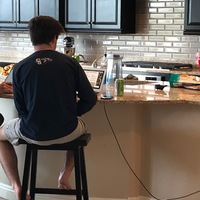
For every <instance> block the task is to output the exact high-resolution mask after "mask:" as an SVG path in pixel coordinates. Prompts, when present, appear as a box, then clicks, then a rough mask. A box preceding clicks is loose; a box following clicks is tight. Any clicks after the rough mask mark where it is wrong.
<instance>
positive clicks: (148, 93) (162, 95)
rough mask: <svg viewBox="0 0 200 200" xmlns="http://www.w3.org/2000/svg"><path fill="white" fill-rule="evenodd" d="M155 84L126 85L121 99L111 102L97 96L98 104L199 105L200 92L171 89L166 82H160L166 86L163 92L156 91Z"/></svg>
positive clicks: (117, 98) (116, 98) (115, 98)
mask: <svg viewBox="0 0 200 200" xmlns="http://www.w3.org/2000/svg"><path fill="white" fill-rule="evenodd" d="M155 84H158V82H157V83H148V84H141V85H126V86H125V90H124V91H125V92H124V96H123V97H116V96H115V97H114V98H113V99H111V100H103V99H101V94H99V95H98V102H99V103H102V102H106V103H128V104H133V103H143V104H147V103H149V104H177V103H178V104H181V103H186V104H197V105H200V91H198V90H190V89H185V88H171V87H170V86H169V83H168V82H160V84H161V85H162V84H163V85H167V86H166V87H165V88H164V89H163V90H156V89H155Z"/></svg>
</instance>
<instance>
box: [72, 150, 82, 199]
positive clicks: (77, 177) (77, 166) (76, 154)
mask: <svg viewBox="0 0 200 200" xmlns="http://www.w3.org/2000/svg"><path fill="white" fill-rule="evenodd" d="M74 168H75V180H76V200H81V199H82V189H81V178H80V175H81V171H80V149H79V147H77V148H75V149H74Z"/></svg>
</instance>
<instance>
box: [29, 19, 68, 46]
mask: <svg viewBox="0 0 200 200" xmlns="http://www.w3.org/2000/svg"><path fill="white" fill-rule="evenodd" d="M28 28H29V31H30V37H31V42H32V44H33V45H38V44H49V43H50V42H51V41H52V40H53V38H54V37H55V36H56V38H58V36H59V35H60V34H61V33H62V32H63V33H64V32H65V31H64V28H63V26H62V25H61V24H60V22H59V21H57V20H56V19H54V18H53V17H50V16H37V17H34V18H32V19H31V20H30V21H29V25H28Z"/></svg>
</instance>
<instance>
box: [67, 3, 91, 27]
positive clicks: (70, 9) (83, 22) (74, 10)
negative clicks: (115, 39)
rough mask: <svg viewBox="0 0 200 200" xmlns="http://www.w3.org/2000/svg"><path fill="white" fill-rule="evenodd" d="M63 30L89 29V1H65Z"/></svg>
mask: <svg viewBox="0 0 200 200" xmlns="http://www.w3.org/2000/svg"><path fill="white" fill-rule="evenodd" d="M65 3H66V4H65V5H66V10H65V28H72V29H90V27H91V16H90V14H91V0H65Z"/></svg>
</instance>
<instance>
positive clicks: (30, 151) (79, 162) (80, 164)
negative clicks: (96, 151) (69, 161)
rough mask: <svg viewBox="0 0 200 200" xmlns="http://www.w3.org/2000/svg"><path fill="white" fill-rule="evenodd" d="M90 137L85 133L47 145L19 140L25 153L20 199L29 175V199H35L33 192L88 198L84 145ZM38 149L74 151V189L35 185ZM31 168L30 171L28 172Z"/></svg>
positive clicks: (25, 190) (22, 197)
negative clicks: (63, 141) (24, 146)
mask: <svg viewBox="0 0 200 200" xmlns="http://www.w3.org/2000/svg"><path fill="white" fill-rule="evenodd" d="M90 139H91V134H90V133H85V134H83V135H81V136H80V137H79V138H77V139H75V140H73V141H71V142H67V143H63V144H52V145H47V146H41V145H36V144H29V143H27V142H26V141H24V140H20V141H19V143H20V144H25V145H26V146H27V147H26V155H25V163H24V173H23V180H22V195H21V200H25V199H26V194H27V190H28V183H29V175H31V177H30V187H29V190H30V196H31V200H35V194H59V195H76V199H77V200H81V199H82V198H83V199H84V200H88V199H89V197H88V187H87V177H86V166H85V156H84V147H85V146H87V145H88V143H89V141H90ZM39 150H46V151H49V150H58V151H67V150H69V151H73V152H74V169H75V189H70V190H66V189H59V188H46V187H45V188H38V187H36V177H37V176H36V175H37V157H38V151H39ZM30 169H31V172H30Z"/></svg>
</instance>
